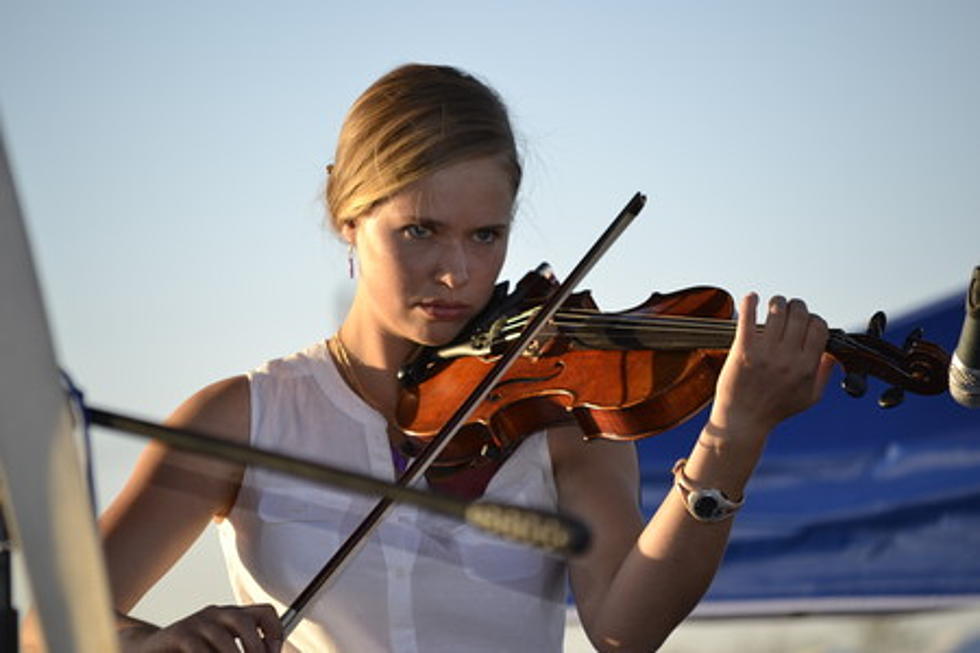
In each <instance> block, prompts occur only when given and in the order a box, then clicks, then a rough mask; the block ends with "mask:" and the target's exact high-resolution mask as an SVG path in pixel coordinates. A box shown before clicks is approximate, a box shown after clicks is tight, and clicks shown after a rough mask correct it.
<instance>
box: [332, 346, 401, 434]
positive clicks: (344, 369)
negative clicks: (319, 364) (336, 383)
mask: <svg viewBox="0 0 980 653" xmlns="http://www.w3.org/2000/svg"><path fill="white" fill-rule="evenodd" d="M327 345H328V347H329V348H330V353H331V354H333V358H334V360H335V361H337V362H338V363H340V374H341V376H343V377H344V379H345V380H346V381H347V384H348V385H349V386H350V387H351V389H352V390H353V391H354V393H355V394H356V395H357V396H359V397H360V398H361V399H363V400H364V403H366V404H367V405H368V406H370V407H371V408H373V409H374V410H376V411H377V412H378V413H380V414H381V416H382V417H384V414H385V413H384V411H383V410H381V409H380V408H379V407H378V405H377V404H376V403H375V402H374V401H373V400H372V399H371V395H369V394H368V392H367V390H365V388H364V385H363V384H362V383H361V378H360V377H359V376H358V374H357V370H355V369H354V365H353V363H351V354H350V352H349V351H347V346H346V345H344V341H343V340H342V339H341V338H340V332H339V331H338V332H337V333H335V334H333V336H331V337H330V340H328V341H327ZM386 419H387V418H386Z"/></svg>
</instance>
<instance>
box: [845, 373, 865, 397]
mask: <svg viewBox="0 0 980 653" xmlns="http://www.w3.org/2000/svg"><path fill="white" fill-rule="evenodd" d="M840 385H841V387H842V388H844V392H846V393H847V394H849V395H851V396H852V397H854V398H858V397H863V396H864V393H865V392H867V391H868V375H867V374H865V373H863V372H848V373H847V374H845V375H844V380H843V381H841V384H840Z"/></svg>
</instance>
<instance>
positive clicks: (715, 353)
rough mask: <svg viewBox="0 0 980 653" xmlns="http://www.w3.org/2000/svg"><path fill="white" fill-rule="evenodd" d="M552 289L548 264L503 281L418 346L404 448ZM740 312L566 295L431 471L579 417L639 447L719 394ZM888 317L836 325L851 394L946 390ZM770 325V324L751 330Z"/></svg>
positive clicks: (835, 347) (931, 357)
mask: <svg viewBox="0 0 980 653" xmlns="http://www.w3.org/2000/svg"><path fill="white" fill-rule="evenodd" d="M556 286H557V282H556V280H555V278H554V275H553V274H552V273H551V271H550V268H549V267H548V266H547V265H546V264H543V265H542V266H540V267H539V268H538V269H537V270H535V271H533V272H530V273H528V274H527V275H525V277H524V278H523V279H522V280H521V281H520V282H519V283H518V284H517V286H516V289H515V291H514V292H513V293H510V294H508V292H507V284H506V282H505V283H503V284H500V285H498V287H497V288H496V290H495V293H494V296H493V297H492V298H491V301H490V302H489V304H488V306H487V308H486V309H484V311H483V312H482V313H481V314H480V315H478V316H477V317H476V318H474V319H473V320H472V321H471V322H470V323H469V324H468V325H467V327H465V328H464V329H463V331H462V333H461V335H460V336H458V337H457V338H456V339H455V340H454V341H453V342H451V343H449V344H447V345H445V346H442V347H425V348H421V349H420V350H418V351H417V352H416V354H415V355H414V356H413V357H412V358H411V359H410V360H409V361H408V362H407V363H406V364H405V365H404V366H403V367H402V369H401V371H400V373H399V379H400V380H401V383H402V390H401V394H400V398H399V402H398V406H397V411H396V420H397V424H398V427H399V428H400V429H401V430H402V432H403V433H404V441H402V442H401V443H400V445H401V448H402V449H403V451H404V452H405V453H406V454H408V455H415V454H416V453H417V452H418V451H420V450H421V449H422V448H423V447H424V445H425V444H427V443H428V441H430V440H431V439H432V438H433V437H434V436H435V434H436V433H437V432H438V431H439V430H440V428H441V427H442V425H443V424H444V423H445V422H446V420H447V419H448V418H449V417H450V416H451V415H452V413H453V411H454V410H455V409H456V407H457V404H458V403H459V397H461V396H466V395H468V394H469V393H470V392H471V391H472V390H473V389H474V388H475V387H476V385H477V384H478V383H479V382H480V381H481V379H483V378H484V377H485V376H486V374H487V371H488V369H489V368H490V367H491V366H492V365H493V364H494V363H495V361H496V359H497V358H499V356H500V353H501V352H502V351H503V350H504V349H505V348H506V347H507V345H508V343H509V341H510V340H512V339H514V338H515V337H516V334H518V333H519V332H520V331H521V330H522V329H523V327H524V325H525V324H527V322H528V321H529V320H530V319H531V317H532V316H533V315H534V313H535V312H536V311H537V309H538V307H539V306H540V305H541V303H542V302H543V301H544V300H545V299H546V298H547V297H548V295H549V294H550V293H551V292H552V291H553V289H554V288H555V287H556ZM734 313H735V303H734V301H733V299H732V297H731V295H729V294H728V293H727V292H726V291H724V290H722V289H720V288H714V287H708V286H697V287H692V288H687V289H685V290H679V291H676V292H671V293H667V294H660V293H653V294H652V295H651V296H650V297H649V298H648V299H647V300H646V301H644V302H643V303H641V304H639V305H638V306H635V307H633V308H630V309H627V310H624V311H621V312H616V313H603V312H601V311H599V310H598V307H597V305H596V303H595V301H594V300H593V298H592V295H591V293H590V292H589V291H582V292H578V293H575V294H572V295H571V296H570V297H569V298H568V299H567V300H566V301H565V302H564V303H563V304H562V305H561V306H560V307H559V309H558V311H557V312H556V313H555V314H554V316H553V318H552V319H551V320H550V321H549V322H548V323H547V325H546V327H545V328H544V329H542V331H541V332H539V334H538V336H537V337H536V338H535V339H533V340H532V341H531V342H530V343H529V345H528V346H527V348H526V349H525V350H524V351H523V352H522V354H521V355H520V356H519V357H518V358H517V360H516V361H515V362H514V363H513V365H512V366H511V367H510V369H509V370H508V371H507V373H506V374H505V375H504V376H503V377H502V379H501V380H499V381H498V382H497V383H496V385H495V386H494V387H493V389H492V390H491V391H490V393H489V394H488V395H487V398H486V399H485V400H484V401H483V402H482V403H481V404H480V405H479V406H478V407H477V408H476V409H475V410H474V411H473V413H472V414H471V415H470V417H469V418H468V420H467V421H466V423H465V425H464V426H463V427H462V428H461V429H460V432H459V433H458V434H457V436H456V438H455V439H454V440H453V441H452V442H450V443H449V445H447V446H446V447H445V449H444V450H443V451H442V453H441V454H440V456H439V457H438V458H437V459H436V460H435V461H434V462H433V469H432V470H431V471H432V472H433V473H435V474H438V475H445V474H450V473H455V472H456V471H460V470H464V469H468V468H473V467H480V466H483V465H486V464H488V463H494V462H496V463H499V462H500V461H502V460H503V459H505V458H506V457H507V455H509V454H510V453H511V452H512V451H513V450H514V449H516V447H517V445H518V444H520V442H521V441H523V439H524V438H526V437H527V436H528V435H530V434H532V433H534V432H536V431H539V430H541V429H543V428H546V427H549V426H555V425H559V424H565V423H570V422H575V423H577V424H578V426H579V427H580V429H581V430H582V432H583V434H584V436H585V437H586V438H587V439H594V438H603V439H609V440H636V439H639V438H645V437H648V436H651V435H655V434H658V433H661V432H663V431H665V430H667V429H670V428H672V427H674V426H676V425H678V424H680V423H681V422H683V421H685V420H686V419H688V418H689V417H691V416H693V415H694V414H696V413H697V412H698V411H699V410H701V409H702V408H703V407H704V406H706V405H707V404H708V403H709V402H710V401H711V399H712V396H713V394H714V390H715V384H716V381H717V378H718V375H719V373H720V372H721V368H722V365H723V364H724V361H725V357H726V356H727V354H728V349H729V348H730V347H731V344H732V341H733V339H734V337H735V326H736V321H735V320H734V319H733V318H734ZM885 322H886V319H885V315H884V313H882V312H878V313H876V314H875V315H874V316H873V317H872V318H871V320H870V322H869V326H868V329H867V332H866V333H845V332H844V331H842V330H840V329H831V330H830V333H829V338H828V341H827V345H826V351H827V352H828V353H829V354H830V355H832V356H833V357H834V358H835V359H836V360H837V361H838V362H839V363H840V364H841V365H842V367H843V368H844V371H845V378H844V383H843V386H844V389H845V390H846V391H847V392H848V393H849V394H851V395H852V396H855V397H859V396H862V395H863V394H864V393H865V391H866V389H867V377H868V376H869V375H871V376H874V377H877V378H880V379H882V380H884V381H886V382H887V383H889V384H891V387H890V388H889V389H888V390H887V391H885V393H884V394H883V395H882V396H881V398H880V399H879V404H880V405H881V406H882V407H893V406H895V405H898V404H899V403H901V401H902V399H903V398H904V393H905V392H906V391H910V392H914V393H917V394H923V395H934V394H940V393H942V392H944V391H945V390H946V379H947V370H948V367H949V358H950V357H949V354H947V353H946V352H945V351H944V350H943V349H942V348H941V347H939V346H938V345H936V344H933V343H930V342H927V341H925V340H923V339H922V335H923V334H922V330H921V329H916V330H915V331H913V332H912V333H911V334H910V335H909V336H908V338H906V340H905V342H904V344H903V345H902V346H901V347H897V346H895V345H892V344H890V343H888V342H886V341H885V340H883V339H882V337H881V336H882V333H883V331H884V328H885ZM757 328H758V329H759V330H762V329H763V328H764V327H761V326H760V327H757Z"/></svg>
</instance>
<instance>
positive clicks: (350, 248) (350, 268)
mask: <svg viewBox="0 0 980 653" xmlns="http://www.w3.org/2000/svg"><path fill="white" fill-rule="evenodd" d="M347 275H348V276H349V277H350V278H351V279H353V278H354V243H350V244H348V245H347Z"/></svg>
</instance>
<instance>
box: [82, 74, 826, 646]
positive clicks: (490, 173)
mask: <svg viewBox="0 0 980 653" xmlns="http://www.w3.org/2000/svg"><path fill="white" fill-rule="evenodd" d="M520 181H521V165H520V163H519V160H518V155H517V152H516V148H515V144H514V138H513V136H512V132H511V127H510V124H509V121H508V117H507V113H506V110H505V108H504V106H503V105H502V103H501V102H500V100H499V99H498V97H497V96H496V94H495V93H494V92H493V91H492V90H490V89H489V88H487V87H486V86H485V85H484V84H482V83H481V82H479V81H477V80H475V79H474V78H472V77H470V76H469V75H467V74H465V73H462V72H459V71H458V70H455V69H453V68H448V67H437V66H422V65H410V66H405V67H402V68H399V69H396V70H394V71H392V72H391V73H389V74H387V75H385V76H384V77H383V78H381V79H380V80H378V81H377V82H376V83H375V84H374V85H372V86H371V87H370V88H369V89H368V90H367V91H366V92H365V93H364V94H363V95H362V96H361V97H360V98H359V99H358V100H357V102H356V103H355V104H354V106H353V107H352V109H351V111H350V113H349V114H348V116H347V119H346V122H345V124H344V127H343V130H342V132H341V134H340V139H339V143H338V147H337V153H336V158H335V160H334V164H333V165H332V166H331V167H330V168H329V176H328V183H327V204H328V207H329V213H330V216H331V221H332V225H333V227H334V228H335V229H336V230H337V232H338V233H339V235H340V237H341V238H343V239H344V240H345V241H346V242H347V243H349V245H350V248H351V253H352V255H353V256H354V257H355V258H356V261H357V270H358V273H357V275H356V278H357V281H356V283H357V289H356V294H355V296H354V300H353V304H352V306H351V308H350V312H349V313H348V314H347V316H346V318H345V319H344V321H343V324H342V325H341V327H340V329H339V330H338V331H337V333H336V334H334V335H333V336H332V337H330V338H328V339H326V340H325V341H324V342H320V343H317V344H315V345H313V346H312V347H310V348H308V349H306V350H304V351H302V352H299V353H297V354H294V355H292V356H289V357H286V358H283V359H280V360H275V361H271V362H269V363H267V364H265V365H263V366H261V367H259V368H257V369H255V370H253V371H251V372H250V373H248V374H247V375H243V376H238V377H235V378H231V379H227V380H224V381H220V382H218V383H215V384H213V385H211V386H208V387H206V388H204V389H203V390H201V391H200V392H198V393H197V394H195V395H193V396H192V397H191V398H190V399H188V400H187V401H186V402H184V403H183V404H182V405H181V406H180V407H179V408H178V409H177V410H176V411H175V412H174V414H173V415H172V416H171V417H170V419H169V423H170V424H172V425H177V426H181V427H186V428H190V429H194V430H198V431H202V432H207V433H212V434H216V435H220V436H222V437H226V438H229V439H232V440H235V441H239V442H242V443H250V444H253V445H255V446H260V447H267V448H273V449H277V450H280V451H283V452H288V453H292V454H296V455H301V456H304V457H307V458H311V459H314V460H318V461H321V462H324V463H328V464H335V465H338V466H343V467H347V468H350V469H353V470H356V471H362V472H365V473H368V474H372V475H374V476H378V477H382V478H388V479H391V478H394V477H395V476H396V475H397V469H398V468H399V467H400V466H402V465H404V462H405V461H404V455H403V454H402V453H401V450H400V449H399V448H398V447H397V446H394V445H396V444H398V438H397V437H395V435H393V431H394V429H393V427H392V426H391V425H393V424H394V423H395V419H394V413H395V406H396V402H397V398H398V393H399V382H398V380H397V378H396V372H397V371H398V369H399V367H400V366H401V365H402V364H403V362H404V361H405V360H406V358H407V357H408V356H409V355H410V354H411V353H412V352H413V351H414V350H415V349H416V348H417V347H418V346H419V345H440V344H444V343H446V342H448V341H450V340H451V339H453V338H454V336H456V335H457V334H458V333H459V332H460V330H461V329H462V327H463V326H464V325H465V324H466V322H467V321H468V320H469V319H470V318H472V317H473V316H474V315H475V314H476V313H478V312H479V311H480V309H481V308H483V307H484V305H485V304H486V303H487V301H488V300H489V298H490V296H491V293H492V291H493V288H494V285H495V283H496V281H497V275H498V273H499V272H500V269H501V266H502V264H503V262H504V256H505V254H506V252H507V239H508V234H509V231H510V227H511V223H512V220H513V212H514V201H515V196H516V194H517V191H518V187H519V185H520ZM756 309H757V298H756V296H755V295H754V294H753V295H748V296H747V297H745V298H744V299H743V300H742V302H741V305H740V311H739V315H740V317H739V321H738V325H737V333H736V337H735V341H734V344H733V346H732V348H731V351H730V353H729V355H728V358H727V360H726V362H725V364H724V367H723V369H722V372H721V376H720V378H719V380H718V385H717V392H716V395H715V400H714V403H713V406H712V408H711V412H710V418H709V420H708V423H707V424H706V425H705V427H704V429H703V431H702V432H701V435H700V438H699V439H698V441H697V443H696V444H695V446H694V447H693V449H692V451H691V453H690V455H689V457H688V458H687V461H686V464H685V465H683V466H682V467H681V468H680V469H678V470H677V478H678V479H679V483H680V485H681V488H680V489H678V490H677V491H672V492H670V493H669V494H668V495H667V497H666V498H665V500H664V502H663V504H662V505H661V506H660V508H659V510H658V511H657V513H656V514H655V515H654V517H653V518H652V519H651V520H650V521H649V522H647V523H644V520H643V518H642V516H641V513H640V510H639V507H638V505H637V488H638V484H639V474H638V468H637V456H636V452H635V450H634V448H633V446H631V445H629V444H623V443H612V442H606V441H592V442H583V440H582V438H581V437H580V434H579V433H578V432H577V431H576V429H575V427H573V426H562V427H560V428H552V429H549V430H546V431H542V432H539V433H536V434H534V435H532V436H530V437H528V438H526V439H525V440H524V441H523V442H522V443H521V444H520V446H519V447H518V448H517V450H516V451H515V452H514V453H513V454H512V455H510V456H509V457H508V458H507V459H506V461H505V462H504V463H503V464H502V465H500V466H499V468H497V469H496V470H495V473H494V474H493V476H492V477H491V478H490V479H489V482H488V483H487V484H486V487H485V490H484V495H485V496H488V497H492V498H494V499H497V500H501V501H506V502H511V503H519V504H524V505H530V506H537V507H543V508H550V509H555V508H557V509H560V510H562V511H566V512H568V513H570V514H573V515H577V516H579V517H581V518H582V519H583V520H584V521H585V522H586V523H587V524H588V525H589V526H590V527H591V529H592V533H593V542H592V547H591V549H590V550H589V552H588V553H587V554H585V555H583V556H581V557H579V558H575V559H572V560H570V561H568V562H567V563H566V562H565V561H563V560H559V559H556V558H553V557H550V556H548V555H545V554H541V553H538V552H535V551H532V550H528V549H525V548H522V547H519V546H517V545H514V544H509V543H505V542H503V541H499V540H496V539H494V538H492V537H491V536H488V535H487V536H484V535H480V534H477V533H475V532H474V531H473V530H472V529H470V528H469V527H467V526H460V525H458V524H454V523H450V522H449V521H448V520H446V519H445V518H441V517H435V516H431V515H430V514H427V513H425V512H424V511H419V510H417V509H414V508H409V507H398V508H395V509H394V511H393V512H392V513H391V514H390V515H389V516H388V517H387V519H386V520H385V521H384V523H383V524H382V525H381V526H380V527H379V529H378V531H377V532H376V533H375V534H374V535H373V536H372V537H371V538H370V540H369V541H368V543H367V544H366V545H365V546H364V548H363V550H362V551H361V552H360V553H359V555H358V556H357V557H356V559H355V560H354V561H352V562H351V563H350V565H349V566H348V567H347V568H346V569H345V570H344V572H343V574H341V575H340V577H339V578H338V580H337V581H336V583H335V584H334V585H333V586H332V587H330V589H329V590H328V591H326V592H325V593H324V594H322V596H320V597H319V598H318V599H317V600H316V602H315V604H314V605H312V606H311V608H310V610H309V611H308V612H307V613H306V618H305V619H304V620H303V621H302V622H301V623H300V624H299V626H298V627H297V628H296V629H295V631H294V632H293V633H292V635H291V636H290V638H289V640H288V642H287V643H286V644H285V648H286V649H290V650H304V651H326V650H339V651H357V652H359V653H361V652H365V651H367V652H371V651H426V652H429V651H460V650H466V651H495V652H496V651H502V650H503V651H558V650H560V648H561V645H562V637H563V629H564V615H565V592H566V578H567V579H569V580H570V583H571V588H572V591H573V593H574V597H575V603H576V605H577V607H578V610H579V614H580V616H581V621H582V624H583V625H584V627H585V631H586V632H587V634H588V636H589V638H590V639H591V641H592V642H593V643H594V644H595V646H596V647H597V648H598V649H599V650H603V651H649V650H652V649H655V648H657V647H658V646H659V645H660V644H661V643H662V642H663V641H664V640H665V638H666V637H667V636H668V635H669V634H670V632H671V630H672V629H673V628H674V627H675V626H676V625H677V624H678V623H679V622H680V621H681V620H682V619H684V617H685V616H686V615H687V614H688V613H689V612H690V610H691V609H692V608H693V607H694V606H695V604H696V603H697V602H698V600H699V599H700V598H701V596H702V595H703V594H704V592H705V591H706V589H707V588H708V585H709V583H710V582H711V579H712V577H713V575H714V573H715V570H716V568H717V566H718V564H719V561H720V559H721V556H722V552H723V550H724V548H725V544H726V541H727V538H728V533H729V529H730V527H731V519H730V518H729V517H730V516H731V513H732V512H734V510H735V509H736V508H737V506H738V505H739V503H738V502H739V501H740V500H741V499H742V497H743V489H744V488H745V485H746V482H747V481H748V479H749V477H750V475H751V474H752V470H753V468H754V467H755V465H756V462H757V461H758V459H759V456H760V455H761V453H762V450H763V447H764V445H765V441H766V438H767V436H768V434H769V432H770V431H771V430H772V428H773V427H774V426H775V425H776V424H777V423H778V422H780V421H781V420H783V419H785V418H787V417H789V416H790V415H793V414H794V413H797V412H799V411H802V410H804V409H805V408H807V407H808V406H810V405H811V404H813V403H814V402H815V401H817V399H818V397H819V395H820V393H821V390H822V388H823V385H824V382H825V380H826V378H827V373H828V371H829V367H830V359H829V358H827V357H823V356H822V353H823V351H824V346H825V343H826V341H827V337H828V335H827V334H828V332H827V327H826V325H825V324H824V322H823V320H821V319H820V318H819V317H817V316H815V315H812V314H811V313H809V312H808V310H807V308H806V306H805V305H804V303H803V302H802V301H800V300H798V299H794V300H791V301H786V300H785V299H783V298H782V297H774V298H773V299H772V300H770V302H769V305H768V314H767V316H766V318H765V329H764V330H761V331H757V330H756V329H755V326H756V325H755V316H756ZM706 489H714V490H718V491H720V492H721V493H723V495H724V497H725V498H727V499H726V500H724V501H723V506H722V510H721V511H720V514H719V515H717V517H718V518H716V519H706V516H705V515H699V514H697V513H696V511H695V510H693V509H692V510H691V511H689V510H688V508H687V504H686V503H685V501H684V494H685V493H689V492H691V491H698V490H706ZM373 503H374V502H373V501H372V500H370V499H362V498H360V497H354V496H351V495H350V494H346V493H342V492H338V491H332V490H328V489H322V488H319V487H314V486H312V485H309V484H304V483H301V482H298V481H292V480H288V479H286V478H284V477H282V476H277V475H275V474H273V473H268V472H264V471H261V470H257V469H254V468H247V469H243V468H241V467H237V466H234V465H230V464H222V463H216V462H212V461H205V460H200V459H196V458H193V457H190V456H188V455H186V454H181V453H177V452H175V451H173V450H170V449H167V448H165V447H163V446H159V445H151V446H149V447H148V449H147V450H146V452H145V453H144V454H143V456H142V457H141V458H140V461H139V463H138V466H137V468H136V470H135V472H134V473H133V475H132V478H131V479H130V480H129V482H128V484H127V485H126V487H125V488H124V490H123V491H122V493H121V494H120V495H119V497H118V498H117V499H116V500H115V502H114V503H113V504H112V506H111V507H110V508H109V509H108V510H107V511H106V513H105V515H104V516H103V518H102V520H101V526H102V529H103V532H104V538H105V550H106V554H107V560H108V565H109V571H110V576H111V583H112V592H113V595H114V598H115V602H116V609H117V610H118V611H119V613H120V615H123V614H125V613H126V612H127V611H128V610H130V609H131V608H132V606H133V605H134V604H135V603H136V602H137V601H138V600H139V598H140V597H141V596H142V595H143V594H144V593H145V592H146V591H147V590H148V589H149V588H150V586H152V585H153V584H154V583H155V582H156V581H157V580H158V579H159V578H160V576H161V575H163V574H164V572H165V571H166V570H167V569H168V568H169V567H170V565H171V564H173V562H174V561H175V560H177V559H178V558H179V557H180V556H181V555H182V554H183V553H184V551H185V550H186V549H187V548H188V547H189V546H190V545H191V543H192V542H193V541H194V540H195V539H196V538H197V537H198V535H200V533H201V531H202V530H203V529H204V528H205V527H206V526H207V524H208V522H209V521H211V520H212V519H214V520H218V521H219V522H220V524H219V532H220V536H221V541H222V546H223V548H224V552H225V556H226V560H227V565H228V569H229V574H230V576H231V580H232V584H233V586H234V590H235V593H236V596H237V599H238V600H239V602H240V603H241V604H242V606H241V607H237V606H227V607H214V606H212V607H207V608H204V609H201V610H199V611H197V612H194V613H193V614H191V616H189V617H187V618H185V619H183V620H181V621H178V622H176V623H174V624H171V625H169V626H166V627H163V628H158V627H157V626H153V625H150V624H146V623H142V622H139V621H136V620H134V619H130V618H128V617H124V616H120V619H119V623H120V637H121V640H122V642H123V645H124V649H125V650H132V651H164V650H181V651H197V650H201V651H211V650H217V651H236V650H238V649H237V646H238V643H236V640H237V642H240V644H241V645H242V646H243V647H244V650H246V651H266V650H279V648H280V646H282V640H283V631H282V628H281V626H280V623H279V620H278V617H277V614H281V613H282V611H283V608H284V606H286V605H289V603H290V601H292V599H293V598H294V597H295V596H296V594H297V593H298V592H299V591H300V590H301V589H302V588H303V587H304V586H305V583H306V582H307V581H308V580H309V579H310V578H311V577H312V576H313V575H314V574H315V573H316V572H317V571H318V570H319V568H320V566H321V565H322V564H323V563H324V561H325V560H327V559H328V557H329V556H330V555H331V553H332V552H333V550H334V549H336V547H337V546H338V544H339V543H340V541H341V538H343V537H345V536H346V534H347V533H348V532H350V530H352V529H353V528H354V526H356V525H357V523H358V522H359V521H360V518H361V517H362V516H363V515H364V514H365V513H366V512H368V510H369V509H370V507H371V506H372V505H373ZM291 647H295V649H292V648H291Z"/></svg>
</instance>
